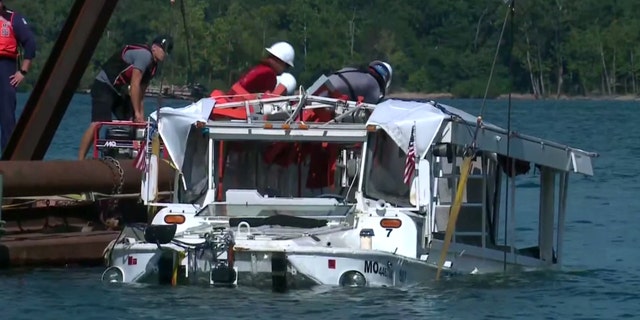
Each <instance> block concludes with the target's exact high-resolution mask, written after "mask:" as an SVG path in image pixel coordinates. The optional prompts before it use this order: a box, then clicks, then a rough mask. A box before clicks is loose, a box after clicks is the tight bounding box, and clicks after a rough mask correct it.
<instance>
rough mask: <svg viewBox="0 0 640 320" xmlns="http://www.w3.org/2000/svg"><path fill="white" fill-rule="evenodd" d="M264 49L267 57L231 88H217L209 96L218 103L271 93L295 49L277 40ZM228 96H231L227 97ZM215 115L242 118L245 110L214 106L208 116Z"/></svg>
mask: <svg viewBox="0 0 640 320" xmlns="http://www.w3.org/2000/svg"><path fill="white" fill-rule="evenodd" d="M265 49H266V50H267V52H268V53H269V54H268V55H267V57H265V58H264V59H262V60H261V61H260V63H258V65H256V66H255V67H253V68H251V69H250V70H249V71H247V72H246V73H245V74H244V75H242V77H240V80H238V81H237V82H236V83H235V84H233V86H231V90H229V91H228V92H226V93H225V92H222V91H220V90H217V89H216V90H213V91H212V92H211V97H212V98H216V101H217V102H218V103H225V102H231V101H238V100H248V99H254V98H255V94H260V93H272V92H273V91H274V90H275V89H276V85H277V84H278V79H277V77H278V76H279V75H281V74H282V73H283V72H284V71H285V70H287V69H288V68H290V67H293V60H294V59H295V50H294V49H293V47H292V46H291V45H290V44H289V43H287V42H277V43H275V44H273V45H272V46H271V47H269V48H265ZM228 96H233V97H230V98H227V97H228ZM240 113H242V114H240ZM215 116H219V117H228V118H241V119H244V118H246V111H245V109H244V108H238V109H219V108H214V109H213V110H212V111H211V116H210V118H211V119H214V118H215Z"/></svg>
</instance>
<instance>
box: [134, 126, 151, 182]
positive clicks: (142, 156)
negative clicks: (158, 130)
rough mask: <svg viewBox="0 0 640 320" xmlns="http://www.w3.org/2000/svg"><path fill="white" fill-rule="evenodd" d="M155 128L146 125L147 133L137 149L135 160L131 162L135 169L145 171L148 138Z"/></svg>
mask: <svg viewBox="0 0 640 320" xmlns="http://www.w3.org/2000/svg"><path fill="white" fill-rule="evenodd" d="M154 129H155V128H154V127H153V126H151V125H148V126H147V135H146V137H145V139H144V141H143V142H142V143H141V144H140V149H138V155H137V156H136V159H135V161H134V162H133V165H134V166H135V168H136V169H138V170H140V171H143V172H146V170H147V160H148V159H147V158H148V153H149V152H148V150H147V149H149V140H151V137H152V136H153V135H154V133H155V130H154Z"/></svg>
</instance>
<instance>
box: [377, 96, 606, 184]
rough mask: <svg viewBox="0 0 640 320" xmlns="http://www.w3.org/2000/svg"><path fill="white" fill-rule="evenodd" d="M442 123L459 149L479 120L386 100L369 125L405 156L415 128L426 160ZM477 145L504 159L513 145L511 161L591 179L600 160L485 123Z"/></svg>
mask: <svg viewBox="0 0 640 320" xmlns="http://www.w3.org/2000/svg"><path fill="white" fill-rule="evenodd" d="M454 120H455V121H454ZM443 122H448V123H449V125H450V126H451V130H450V135H449V139H450V140H449V142H451V143H455V144H460V145H466V144H469V143H471V140H472V137H471V136H470V135H469V134H468V132H469V129H472V130H473V128H475V126H476V122H477V116H473V115H471V114H469V113H466V112H464V111H462V110H460V109H457V108H454V107H451V106H448V105H444V104H440V103H436V102H433V101H429V102H420V101H405V100H395V99H390V100H386V101H384V102H382V103H380V104H378V105H377V106H376V108H375V110H374V111H373V113H372V114H371V117H370V118H369V121H368V122H367V124H371V125H376V126H379V127H380V128H381V129H382V130H384V131H385V132H386V133H387V134H388V135H389V136H390V137H391V138H392V139H393V140H394V141H395V142H396V143H397V144H398V146H400V148H401V149H402V150H404V151H405V152H406V151H407V148H408V146H409V140H410V138H411V129H412V127H413V125H414V124H415V126H416V138H415V142H414V143H415V146H416V152H417V153H418V154H419V155H421V156H423V155H424V154H425V152H426V151H427V150H428V148H429V146H430V145H431V144H432V143H433V140H434V138H435V137H436V135H437V134H438V131H439V130H440V128H441V126H442V124H443ZM470 127H471V128H470ZM475 142H476V146H477V147H478V148H479V149H480V150H486V151H489V152H496V153H498V154H502V155H507V154H506V150H507V148H506V146H507V144H510V145H511V146H512V147H511V150H510V152H509V156H510V157H512V158H517V159H521V160H525V161H530V162H534V163H537V164H542V165H545V166H549V167H552V168H555V169H558V170H564V171H574V172H580V173H584V174H588V175H593V168H592V165H591V158H592V157H596V156H598V155H597V154H596V153H592V152H587V151H583V150H580V149H576V148H571V147H569V146H566V145H562V144H559V143H555V142H552V141H548V140H543V139H539V138H536V137H531V136H527V135H523V134H519V133H514V134H512V135H511V136H509V134H508V132H507V131H506V130H505V129H502V128H500V127H498V126H496V125H493V124H491V123H488V122H484V121H483V123H482V126H481V129H480V130H479V131H478V135H477V138H476V141H475Z"/></svg>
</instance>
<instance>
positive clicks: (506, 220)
mask: <svg viewBox="0 0 640 320" xmlns="http://www.w3.org/2000/svg"><path fill="white" fill-rule="evenodd" d="M514 5H515V0H511V4H510V5H509V10H508V12H509V13H511V21H510V27H509V28H510V31H509V32H510V35H509V37H510V38H511V41H510V44H509V68H510V69H511V68H512V67H513V66H512V64H513V20H514V19H513V16H514V14H515V7H514ZM510 74H511V81H510V83H509V86H510V87H511V86H513V72H510ZM510 147H511V88H509V103H508V109H507V159H510V158H509V155H510V151H511V148H510ZM507 165H509V162H508V161H507ZM509 172H511V173H512V174H513V175H515V161H513V160H511V168H510V171H509ZM510 184H511V179H510V178H509V176H507V186H506V190H507V192H505V193H506V195H505V198H504V206H505V214H504V247H505V248H506V247H507V239H508V235H509V228H508V225H509V214H510V212H509V211H513V210H509V209H510V208H509V193H510V192H509V191H510V190H509V189H510V188H509V185H510ZM502 269H503V270H502V271H503V272H506V271H507V250H504V252H503V268H502Z"/></svg>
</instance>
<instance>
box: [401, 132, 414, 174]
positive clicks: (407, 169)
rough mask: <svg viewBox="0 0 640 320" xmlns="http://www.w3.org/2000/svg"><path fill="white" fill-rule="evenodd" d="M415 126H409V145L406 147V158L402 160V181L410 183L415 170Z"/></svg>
mask: <svg viewBox="0 0 640 320" xmlns="http://www.w3.org/2000/svg"><path fill="white" fill-rule="evenodd" d="M415 134H416V126H415V125H413V127H412V128H411V137H410V138H409V147H408V148H407V159H406V160H405V162H404V177H403V179H404V183H405V184H411V178H412V177H413V173H414V172H415V170H416V146H415Z"/></svg>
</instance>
